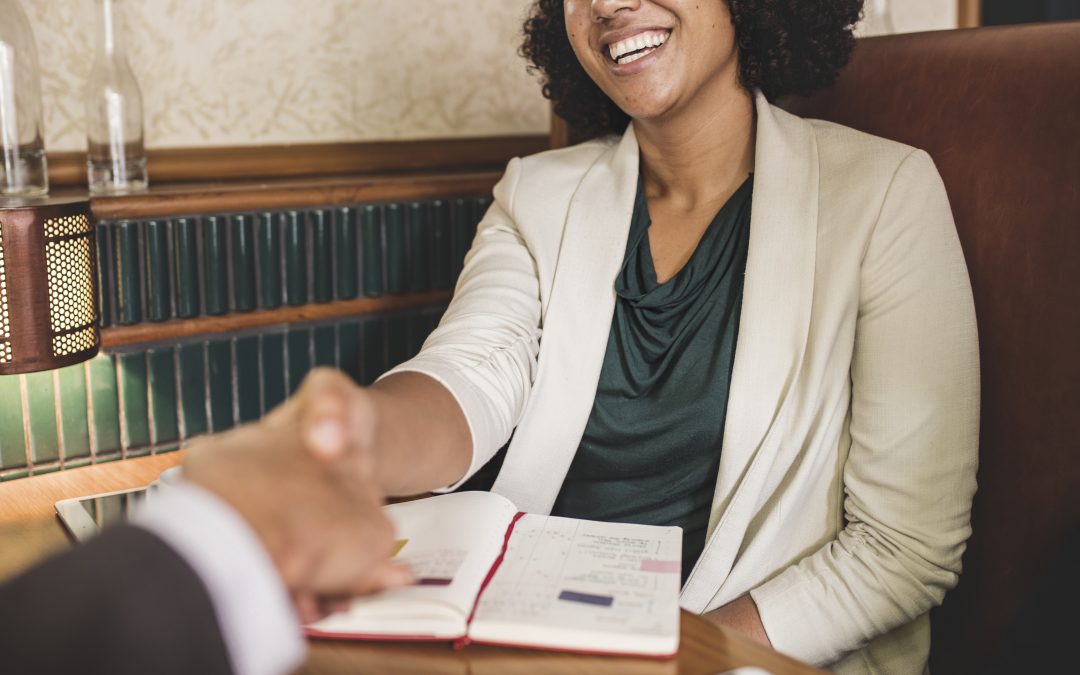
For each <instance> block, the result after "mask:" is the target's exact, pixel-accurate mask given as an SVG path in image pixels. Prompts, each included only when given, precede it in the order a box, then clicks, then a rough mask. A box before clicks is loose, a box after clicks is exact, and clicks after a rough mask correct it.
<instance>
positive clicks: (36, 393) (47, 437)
mask: <svg viewBox="0 0 1080 675" xmlns="http://www.w3.org/2000/svg"><path fill="white" fill-rule="evenodd" d="M21 377H24V378H26V404H27V414H28V415H29V421H30V456H31V458H32V459H33V462H34V464H41V463H44V462H55V461H56V460H58V459H60V438H59V435H58V433H57V428H56V389H55V388H54V387H53V375H52V371H45V372H40V373H28V374H26V375H23V376H21Z"/></svg>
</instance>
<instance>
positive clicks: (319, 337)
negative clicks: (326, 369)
mask: <svg viewBox="0 0 1080 675" xmlns="http://www.w3.org/2000/svg"><path fill="white" fill-rule="evenodd" d="M315 365H316V366H331V367H336V366H337V336H336V335H335V332H334V327H333V326H319V327H318V328H316V329H315Z"/></svg>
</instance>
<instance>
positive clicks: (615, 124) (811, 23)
mask: <svg viewBox="0 0 1080 675" xmlns="http://www.w3.org/2000/svg"><path fill="white" fill-rule="evenodd" d="M564 4H565V5H566V9H567V10H568V11H566V12H565V16H564V8H563V5H564ZM591 4H593V3H590V2H575V1H574V0H569V1H568V2H565V3H564V1H563V0H540V1H539V2H537V3H535V10H534V12H533V13H532V15H531V16H530V18H529V19H528V20H527V21H526V22H525V42H524V44H523V45H522V49H521V51H522V54H523V55H524V56H525V57H526V58H528V59H529V60H530V61H531V62H532V63H533V65H534V66H535V68H536V69H537V70H538V71H539V72H540V73H541V74H542V75H543V78H544V95H545V96H546V97H548V98H549V99H551V100H552V102H553V103H554V104H555V112H556V114H558V115H559V116H560V117H562V118H563V119H565V120H567V122H568V123H569V124H570V126H571V127H572V128H573V129H575V130H576V131H578V132H580V133H582V134H584V135H585V136H587V137H592V136H597V135H602V134H608V133H622V131H623V129H625V128H626V124H627V123H628V122H629V121H630V117H629V115H627V114H626V112H625V111H624V110H623V109H621V108H620V107H619V106H618V105H616V103H615V102H614V101H613V100H612V99H611V98H609V97H608V96H607V94H605V93H604V91H602V89H601V87H600V86H598V84H599V83H598V82H595V81H594V80H593V79H592V78H591V77H590V76H589V75H590V74H587V73H586V71H585V69H584V68H583V62H579V60H578V58H577V56H575V53H574V48H572V47H571V43H572V42H573V39H571V40H570V41H568V40H567V39H566V36H567V33H568V31H567V23H569V22H572V21H573V19H570V18H569V17H582V16H583V12H582V11H578V8H579V7H585V8H587V7H588V6H590V5H591ZM599 4H601V5H602V4H604V3H603V2H601V3H599ZM631 4H634V3H631ZM645 4H653V3H645ZM656 4H657V5H660V6H671V5H675V6H678V5H691V6H695V7H696V9H697V10H699V11H704V12H707V13H711V14H713V15H716V18H718V19H719V20H718V21H716V20H714V21H710V22H709V26H708V27H709V28H710V29H719V30H721V31H723V32H726V33H729V34H732V35H737V36H738V39H737V41H738V51H739V54H738V67H739V79H740V82H741V83H742V84H743V86H744V87H745V88H746V89H748V90H753V89H760V90H761V91H762V92H763V93H764V94H765V95H766V96H767V97H768V98H769V100H770V101H775V100H776V99H777V98H779V97H781V96H783V95H785V94H800V95H805V94H809V93H811V92H813V91H815V90H817V89H819V88H821V87H823V86H825V85H828V84H830V83H832V82H833V80H835V79H836V76H837V74H838V73H839V72H840V69H841V68H842V67H843V66H844V64H845V63H847V59H848V56H849V55H850V53H851V49H852V48H853V47H854V45H855V42H854V38H853V37H852V32H851V28H852V26H854V24H855V23H856V22H857V21H858V20H859V17H860V16H861V13H862V8H863V2H862V0H832V1H830V2H821V1H820V0H797V1H795V2H779V1H777V0H730V2H700V1H699V2H696V3H694V2H691V3H678V2H676V3H656ZM704 18H705V17H703V19H704ZM586 20H588V19H587V18H586ZM571 32H572V31H571ZM664 32H665V33H667V32H669V31H666V30H665V31H664ZM572 37H573V36H572V35H571V38H572ZM728 41H729V42H730V38H729V40H728ZM708 48H709V49H710V50H712V51H716V52H722V51H724V50H725V49H727V48H728V47H727V46H726V45H725V44H724V42H717V43H713V44H711V45H709V46H708Z"/></svg>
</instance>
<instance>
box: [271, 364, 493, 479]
mask: <svg viewBox="0 0 1080 675" xmlns="http://www.w3.org/2000/svg"><path fill="white" fill-rule="evenodd" d="M268 417H269V418H279V422H280V423H281V424H287V425H291V426H294V427H296V428H298V429H299V430H300V435H301V438H302V439H303V442H304V445H305V447H306V448H307V449H308V451H309V452H310V453H311V454H312V455H314V456H316V457H320V458H322V459H323V460H325V461H328V462H333V463H335V464H337V465H339V466H341V467H342V468H344V469H348V468H350V466H351V470H353V471H356V472H358V473H359V474H360V475H363V476H370V477H371V478H372V479H373V480H374V481H375V482H376V483H377V484H378V485H379V487H380V489H382V490H383V492H384V493H386V494H388V495H392V496H411V495H417V494H421V493H424V492H429V491H431V490H434V489H436V488H440V487H443V486H446V485H450V484H451V483H454V482H455V481H457V480H458V479H460V478H461V477H462V475H463V474H464V473H465V471H466V469H468V467H469V463H470V462H471V460H472V438H471V434H470V431H469V426H468V422H467V421H466V420H465V415H464V414H463V413H462V412H461V408H460V407H459V406H458V404H457V401H456V400H455V399H454V397H453V396H452V395H451V394H450V392H449V391H447V390H446V388H444V387H443V386H442V385H441V384H439V383H438V382H437V381H435V380H433V379H432V378H430V377H428V376H426V375H422V374H419V373H410V372H405V373H396V374H393V375H391V376H390V377H387V378H385V379H382V380H380V381H379V382H377V383H376V384H374V385H373V386H371V387H359V386H357V385H356V384H354V383H353V381H352V380H351V379H349V377H348V376H346V375H345V374H344V373H342V372H340V371H338V370H334V369H332V368H316V369H314V370H312V371H311V372H310V373H309V374H308V376H307V377H306V378H305V379H304V382H303V383H302V384H301V385H300V388H299V389H298V390H297V392H296V393H295V394H294V395H293V396H292V397H291V398H290V399H289V400H288V401H286V402H285V403H284V404H283V405H281V406H279V407H278V408H277V409H276V410H274V411H273V412H271V413H270V415H269V416H268Z"/></svg>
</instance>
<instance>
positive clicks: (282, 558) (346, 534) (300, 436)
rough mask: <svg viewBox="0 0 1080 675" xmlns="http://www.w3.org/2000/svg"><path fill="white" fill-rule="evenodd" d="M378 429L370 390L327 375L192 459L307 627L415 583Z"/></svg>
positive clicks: (318, 374) (194, 475) (316, 375)
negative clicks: (387, 486) (398, 547)
mask: <svg viewBox="0 0 1080 675" xmlns="http://www.w3.org/2000/svg"><path fill="white" fill-rule="evenodd" d="M377 424H378V415H377V413H376V406H375V402H374V400H373V396H372V393H371V392H370V391H369V390H365V389H362V388H359V387H356V386H355V385H353V384H352V382H351V381H350V380H349V379H348V378H347V377H346V376H345V375H343V374H341V373H339V372H337V371H335V370H330V369H320V370H315V371H313V372H312V373H311V374H310V375H309V376H308V377H307V379H305V380H304V383H303V385H302V386H301V387H300V389H299V390H298V391H297V392H296V394H295V395H294V396H293V397H292V398H290V399H289V400H288V401H287V402H286V403H284V404H283V405H281V406H280V407H278V408H276V409H275V410H274V411H272V412H271V413H270V414H268V415H267V416H266V417H265V418H263V419H262V420H261V421H259V422H257V423H253V424H249V425H246V426H243V427H239V428H237V429H234V430H232V431H229V432H226V433H223V434H219V435H216V436H213V437H209V438H207V439H205V440H203V441H202V442H200V443H197V444H195V445H194V446H193V447H192V448H191V449H190V450H189V451H188V453H187V456H186V457H185V459H184V464H183V475H184V479H185V480H186V481H188V482H190V483H193V484H195V485H198V486H200V487H202V488H203V489H205V490H208V491H210V492H212V493H214V494H215V495H216V496H217V497H218V498H220V499H221V500H223V501H224V502H226V503H227V504H229V506H231V507H232V508H233V509H234V510H235V511H236V512H237V513H238V514H239V515H240V516H242V517H243V518H244V520H246V521H247V523H248V525H249V526H250V527H251V529H252V530H253V531H254V533H255V534H256V536H257V537H258V538H259V540H260V541H261V543H262V545H263V547H264V548H265V549H266V552H267V553H268V554H269V557H270V559H271V560H272V562H273V564H274V567H275V568H276V570H277V572H278V574H279V576H280V577H281V580H282V583H283V584H284V586H285V587H286V589H287V590H288V592H289V594H290V596H291V598H292V601H293V604H294V606H295V608H296V612H297V616H298V618H299V619H300V621H301V622H304V623H310V622H312V621H316V620H318V619H319V618H322V617H323V616H325V615H327V614H328V613H330V612H333V611H336V610H337V609H340V608H342V607H343V606H344V605H346V604H347V603H348V601H349V600H350V599H351V598H353V597H356V596H360V595H366V594H369V593H373V592H377V591H379V590H383V589H386V588H389V587H394V586H401V585H406V584H408V583H411V575H410V573H409V571H408V570H407V569H405V568H403V567H401V566H399V565H396V564H395V563H393V562H391V561H390V560H389V557H388V556H389V554H390V551H391V549H392V546H393V527H392V525H391V524H390V522H389V520H388V519H387V518H386V516H385V515H384V514H383V511H382V506H383V503H384V499H385V490H384V488H383V486H382V485H381V484H380V481H379V479H378V472H377V468H378V458H377V456H376V450H375V447H374V446H375V437H376V425H377Z"/></svg>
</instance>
